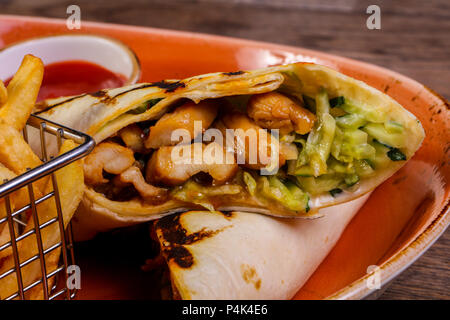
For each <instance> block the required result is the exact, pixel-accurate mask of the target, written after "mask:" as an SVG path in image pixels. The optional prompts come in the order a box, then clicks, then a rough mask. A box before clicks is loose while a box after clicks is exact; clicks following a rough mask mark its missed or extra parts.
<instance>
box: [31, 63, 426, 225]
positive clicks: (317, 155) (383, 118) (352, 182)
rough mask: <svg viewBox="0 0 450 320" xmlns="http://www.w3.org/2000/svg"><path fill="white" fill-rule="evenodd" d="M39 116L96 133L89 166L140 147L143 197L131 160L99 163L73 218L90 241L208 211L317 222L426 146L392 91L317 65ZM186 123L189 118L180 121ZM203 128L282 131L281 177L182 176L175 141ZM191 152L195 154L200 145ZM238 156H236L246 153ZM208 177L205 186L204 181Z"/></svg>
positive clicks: (184, 83) (60, 108) (149, 91)
mask: <svg viewBox="0 0 450 320" xmlns="http://www.w3.org/2000/svg"><path fill="white" fill-rule="evenodd" d="M38 108H39V110H40V112H39V115H40V116H42V117H44V118H48V119H49V120H53V121H55V122H58V123H61V124H64V125H66V126H68V127H72V128H75V129H78V130H80V131H83V132H85V133H88V134H90V135H92V136H93V137H94V138H95V141H96V142H97V144H98V146H97V147H96V149H94V153H95V150H98V152H97V154H98V157H97V158H95V157H94V156H92V158H93V159H92V162H93V163H95V161H100V160H102V159H103V158H102V156H101V155H102V152H105V154H106V153H107V152H109V155H110V156H111V155H112V154H113V153H114V152H116V153H114V154H121V155H122V158H123V161H124V162H127V157H126V155H125V154H128V155H130V154H131V153H130V152H128V153H127V151H125V150H124V149H123V148H128V149H130V148H131V149H133V148H134V151H133V152H134V157H135V159H134V160H136V161H137V162H140V164H139V163H138V165H136V166H137V167H139V169H140V170H141V173H142V175H143V176H144V175H145V181H143V179H142V178H140V182H141V187H142V188H140V189H139V190H138V191H139V192H137V191H136V189H138V187H136V185H137V183H134V184H133V186H134V187H136V188H135V190H132V189H133V186H131V187H130V181H134V182H136V181H137V180H133V179H132V178H131V175H132V174H134V178H136V179H137V175H139V172H137V171H136V169H134V172H127V177H122V173H121V172H122V171H123V170H124V169H123V168H125V167H127V166H129V165H130V163H131V162H133V160H130V157H128V160H129V161H128V165H126V164H125V165H123V166H122V167H123V168H122V169H120V170H118V171H114V170H113V169H111V168H110V169H108V168H107V166H108V165H110V164H111V165H114V164H116V163H115V162H114V163H113V161H111V163H103V165H104V167H103V169H105V170H104V171H105V172H106V175H105V174H104V175H103V177H102V176H101V171H98V170H97V171H96V172H97V178H95V175H93V177H92V179H91V180H92V181H94V182H92V181H91V182H89V181H87V191H86V193H85V196H84V199H83V203H82V206H81V208H80V210H79V214H78V215H77V219H78V220H79V221H81V222H82V224H83V223H85V228H84V231H85V232H88V230H89V226H88V224H90V227H92V231H99V230H107V229H110V228H113V227H119V226H125V225H130V224H133V223H137V222H141V221H147V220H152V219H157V218H161V217H162V216H164V215H166V214H167V213H172V212H182V211H186V210H197V209H199V208H204V207H206V208H208V209H210V210H222V211H229V210H236V211H251V212H259V213H266V214H272V215H278V216H283V217H305V218H311V217H317V216H319V215H320V214H319V213H318V209H320V208H324V207H328V206H331V205H336V204H339V203H344V202H347V201H350V200H352V199H355V198H357V197H360V196H362V195H364V194H366V193H367V192H369V191H371V190H372V189H374V188H375V187H377V186H378V185H379V184H380V183H382V182H383V181H384V180H386V179H387V178H389V177H390V176H391V175H392V174H393V173H394V172H395V171H397V170H398V169H399V168H400V167H401V166H403V165H404V164H405V162H406V161H407V160H409V159H410V158H411V157H412V156H413V154H414V153H415V152H416V151H417V149H418V148H419V146H420V144H421V142H422V140H423V138H424V131H423V128H422V126H421V124H420V122H419V121H418V119H417V118H416V117H414V115H412V114H411V113H410V112H408V111H407V110H405V109H404V108H403V107H402V106H401V105H399V104H398V103H397V102H396V101H394V100H393V99H391V98H390V97H389V96H387V95H386V94H383V93H382V92H380V91H378V90H376V89H374V88H372V87H370V86H368V85H366V84H365V83H363V82H361V81H358V80H355V79H353V78H350V77H348V76H345V75H343V74H341V73H339V72H337V71H335V70H332V69H330V68H327V67H324V66H320V65H316V64H311V63H296V64H290V65H284V66H276V67H270V68H265V69H259V70H254V71H245V72H244V71H239V72H231V73H213V74H206V75H199V76H195V77H192V78H188V79H185V80H167V81H161V82H155V83H143V84H136V85H132V86H127V87H123V88H116V89H110V90H102V91H99V92H96V93H93V94H84V95H81V96H76V97H69V98H59V99H55V100H49V101H46V102H45V103H44V104H43V105H40V106H38ZM185 116H186V117H188V118H189V117H190V118H189V120H186V121H187V122H183V121H185V120H183V121H181V122H180V121H179V120H180V119H179V118H180V117H181V118H183V117H185ZM177 117H178V119H177ZM183 119H185V118H183ZM195 119H200V120H201V121H202V130H203V132H204V131H205V129H211V128H217V129H218V130H222V131H221V132H224V131H223V130H224V129H230V128H231V129H239V128H240V127H241V126H247V127H252V128H262V129H270V130H271V131H270V132H274V130H273V129H279V132H278V133H279V134H278V137H276V136H275V135H274V134H269V136H270V143H272V142H276V144H274V146H275V147H276V148H275V149H274V150H279V154H276V153H273V154H274V155H278V157H275V156H273V157H272V158H271V159H272V160H273V159H276V161H278V160H279V162H278V163H277V164H278V165H279V166H280V167H281V168H280V170H278V171H276V173H275V174H273V172H272V174H270V175H262V174H261V171H260V169H261V168H263V167H264V166H263V165H265V164H267V163H263V162H262V161H261V163H257V164H256V165H251V164H249V163H247V162H246V163H244V164H243V165H241V164H239V165H238V166H237V169H236V167H234V166H233V165H230V166H228V167H226V165H222V166H220V165H218V166H212V167H211V166H209V167H208V166H207V167H202V166H200V167H195V168H193V167H189V168H188V169H186V170H185V169H184V167H180V166H177V165H173V163H172V162H171V160H170V159H169V158H168V157H167V154H168V153H169V151H170V150H173V149H171V148H175V147H178V146H175V147H174V146H172V145H171V143H170V142H169V143H168V142H167V137H168V136H170V135H169V134H170V133H171V132H173V129H175V128H177V126H178V127H180V126H181V127H183V128H190V126H191V125H192V123H190V122H189V121H192V120H195ZM177 121H178V122H177ZM180 123H181V125H180ZM148 129H149V130H148ZM244 129H246V128H244ZM123 130H125V131H126V134H129V135H131V138H126V137H125V134H124V133H123V132H124V131H123ZM139 130H142V131H139ZM132 132H141V134H140V135H139V134H137V135H136V133H134V136H133V133H132ZM152 135H153V136H152ZM133 137H134V140H133ZM137 137H138V138H137ZM139 137H140V138H139ZM191 138H192V137H191ZM127 139H128V140H130V141H131V142H127V141H126V140H127ZM136 139H137V140H136ZM139 139H142V140H139ZM236 139H237V138H236ZM244 139H245V137H244ZM258 139H259V136H258ZM261 139H262V138H261ZM189 143H191V142H189ZM143 144H144V147H142V145H143ZM199 144H200V145H202V143H201V142H200V143H199ZM124 145H125V146H124ZM100 146H102V147H101V148H103V149H104V150H100ZM270 146H273V145H270ZM191 147H192V149H193V150H194V143H192V145H191ZM205 147H206V144H205V143H203V145H202V148H205ZM114 148H116V149H117V150H116V151H114V150H112V149H114ZM236 148H237V147H236V146H235V147H234V149H233V150H234V151H235V154H234V156H235V158H236V154H239V152H240V151H239V150H237V149H236ZM277 148H278V149H277ZM120 150H122V151H120ZM136 150H137V152H135V151H136ZM200 150H204V149H200ZM233 150H232V151H233ZM228 151H230V149H225V154H226V155H228V153H227V152H228ZM270 151H271V150H269V152H268V153H270ZM112 159H114V160H117V161H118V160H120V159H119V158H117V157H112V158H111V160H112ZM152 159H153V160H152ZM108 161H109V160H108ZM245 161H247V159H245ZM258 161H259V158H258ZM86 162H89V161H88V159H87V161H86ZM104 162H106V160H104ZM168 164H170V165H171V166H172V167H171V168H168V166H169V165H168ZM100 167H101V166H100ZM91 169H92V168H91ZM115 169H116V170H117V168H115ZM100 170H101V168H100ZM108 170H109V171H108ZM121 170H122V171H121ZM183 170H184V171H183ZM233 170H234V171H233ZM94 171H95V170H94ZM201 171H202V172H203V175H205V173H206V176H208V174H209V176H208V177H207V178H208V179H209V180H208V179H203V178H204V177H202V179H200V182H199V180H198V179H196V178H198V175H196V173H198V172H201ZM99 172H100V173H99ZM117 172H119V173H117ZM117 175H120V176H121V177H119V178H117ZM85 176H86V177H89V176H90V175H89V174H88V173H86V175H85ZM180 176H181V177H180ZM211 176H212V179H211ZM119 180H120V181H121V182H122V183H123V185H125V184H126V183H128V187H127V188H128V189H127V190H128V191H130V190H131V191H130V192H128V191H127V192H128V193H130V194H131V196H129V197H128V198H127V197H126V196H125V194H126V193H127V192H124V191H123V189H120V188H121V187H120V186H118V184H114V183H113V182H114V181H115V182H117V181H119ZM211 180H212V182H211ZM124 181H125V182H124ZM142 182H143V183H146V185H142ZM119 185H120V183H119ZM144 187H146V188H147V189H146V190H147V194H150V196H148V197H147V198H145V192H144V191H145V190H143V189H144ZM117 189H119V192H117ZM161 189H164V190H165V191H164V190H161ZM133 192H134V193H133ZM152 192H153V193H152ZM164 192H166V194H165V195H163V194H164ZM152 196H153V198H152ZM119 198H120V199H119Z"/></svg>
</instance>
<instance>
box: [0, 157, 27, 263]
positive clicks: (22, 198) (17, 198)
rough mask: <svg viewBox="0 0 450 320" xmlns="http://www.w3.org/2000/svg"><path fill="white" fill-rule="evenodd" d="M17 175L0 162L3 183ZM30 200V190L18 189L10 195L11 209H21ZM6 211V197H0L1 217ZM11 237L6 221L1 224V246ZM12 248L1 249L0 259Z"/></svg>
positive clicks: (0, 182)
mask: <svg viewBox="0 0 450 320" xmlns="http://www.w3.org/2000/svg"><path fill="white" fill-rule="evenodd" d="M15 177H16V174H15V173H14V172H12V171H11V170H9V169H8V168H6V167H5V166H4V165H3V164H1V163H0V184H2V183H3V181H4V180H5V179H6V180H11V179H13V178H15ZM29 202H30V200H29V197H28V192H27V190H26V188H25V187H24V188H21V189H19V190H17V191H16V192H14V193H13V194H12V195H11V196H10V204H11V210H15V209H20V208H22V207H24V206H25V205H27V204H28V203H29ZM6 213H7V212H6V204H5V199H4V198H2V199H0V219H2V218H4V217H6ZM10 239H11V237H10V234H9V227H8V222H4V223H2V224H0V246H2V245H4V244H5V243H7V242H9V241H10ZM11 250H12V249H11V247H9V248H6V249H3V250H2V251H0V261H1V260H2V258H4V257H5V256H7V255H9V254H11Z"/></svg>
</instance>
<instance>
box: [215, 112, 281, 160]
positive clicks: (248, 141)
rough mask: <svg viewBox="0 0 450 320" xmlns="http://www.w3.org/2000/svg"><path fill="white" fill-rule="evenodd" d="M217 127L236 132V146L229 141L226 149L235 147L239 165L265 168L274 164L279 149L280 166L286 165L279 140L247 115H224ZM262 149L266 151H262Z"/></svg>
mask: <svg viewBox="0 0 450 320" xmlns="http://www.w3.org/2000/svg"><path fill="white" fill-rule="evenodd" d="M220 122H222V124H221V123H220ZM216 125H217V128H218V129H219V130H221V131H222V132H223V131H224V130H223V128H227V129H233V130H234V145H233V141H232V140H231V141H228V140H227V142H226V147H227V150H228V151H230V145H232V146H233V147H234V152H235V155H236V158H237V162H238V164H240V165H243V166H244V167H247V168H250V169H262V168H265V167H267V166H269V165H270V164H271V163H273V160H272V154H274V153H275V152H277V151H276V149H278V166H279V167H281V166H282V165H283V164H284V163H285V161H286V159H285V157H284V155H283V153H282V149H281V148H280V143H279V141H278V139H276V138H275V137H274V136H272V135H271V134H270V132H268V131H267V130H265V129H263V128H261V127H260V126H258V125H257V124H256V123H255V122H254V121H253V120H251V119H250V118H249V117H247V115H245V114H243V113H240V112H233V113H229V114H226V115H224V116H223V117H222V118H221V121H218V122H216ZM239 129H241V130H239ZM263 134H264V135H263ZM224 135H226V133H224ZM227 139H228V138H227ZM262 139H265V141H264V140H262ZM271 144H272V145H271ZM261 147H263V148H264V149H265V150H260V148H261ZM272 149H274V150H272Z"/></svg>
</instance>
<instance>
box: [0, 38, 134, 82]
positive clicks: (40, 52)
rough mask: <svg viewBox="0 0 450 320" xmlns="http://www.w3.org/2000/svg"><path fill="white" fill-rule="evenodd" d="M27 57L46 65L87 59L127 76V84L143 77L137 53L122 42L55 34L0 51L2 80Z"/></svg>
mask: <svg viewBox="0 0 450 320" xmlns="http://www.w3.org/2000/svg"><path fill="white" fill-rule="evenodd" d="M26 54H32V55H34V56H36V57H39V58H40V59H42V61H43V62H44V64H50V63H54V62H62V61H71V60H83V61H87V62H91V63H95V64H97V65H100V66H102V67H104V68H105V69H108V70H110V71H112V72H114V73H118V74H121V75H123V76H125V77H126V79H127V81H126V83H125V85H129V84H133V83H136V82H137V81H138V80H139V77H140V74H141V68H140V64H139V60H138V58H137V57H136V54H135V53H134V52H133V51H132V50H131V49H130V48H129V47H128V46H126V45H125V44H123V43H122V42H120V41H118V40H115V39H112V38H108V37H104V36H97V35H55V36H49V37H41V38H34V39H29V40H25V41H21V42H17V43H14V44H11V45H9V46H7V47H5V48H3V49H2V50H0V79H1V80H3V81H5V80H7V79H9V78H11V77H12V76H13V75H14V74H15V72H16V71H17V69H18V68H19V66H20V63H21V62H22V59H23V57H24V56H25V55H26Z"/></svg>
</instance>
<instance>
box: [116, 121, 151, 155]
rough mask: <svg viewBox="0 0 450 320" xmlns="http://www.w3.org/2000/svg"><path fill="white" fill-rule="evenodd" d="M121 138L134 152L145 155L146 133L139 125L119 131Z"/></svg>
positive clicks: (131, 125) (132, 125)
mask: <svg viewBox="0 0 450 320" xmlns="http://www.w3.org/2000/svg"><path fill="white" fill-rule="evenodd" d="M118 134H119V137H120V138H121V139H122V141H123V142H124V143H125V144H126V145H127V147H128V148H130V149H131V150H133V151H134V152H139V153H144V152H145V147H144V133H143V131H142V129H141V128H139V126H138V125H137V124H130V125H129V126H126V127H125V128H123V129H122V130H120V131H119V133H118Z"/></svg>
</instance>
